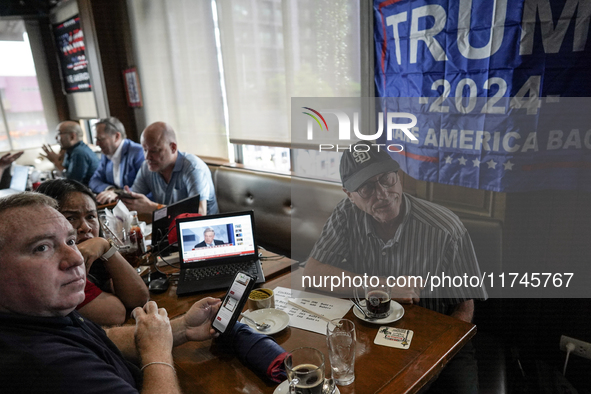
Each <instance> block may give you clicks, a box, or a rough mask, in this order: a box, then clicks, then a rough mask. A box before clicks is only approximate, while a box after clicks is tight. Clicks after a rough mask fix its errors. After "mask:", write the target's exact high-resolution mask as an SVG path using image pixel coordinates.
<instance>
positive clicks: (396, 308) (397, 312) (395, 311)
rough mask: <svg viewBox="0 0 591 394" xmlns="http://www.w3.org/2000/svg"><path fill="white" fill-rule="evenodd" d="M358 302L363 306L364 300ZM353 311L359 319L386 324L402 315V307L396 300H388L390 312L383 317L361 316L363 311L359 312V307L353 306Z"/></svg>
mask: <svg viewBox="0 0 591 394" xmlns="http://www.w3.org/2000/svg"><path fill="white" fill-rule="evenodd" d="M360 304H361V307H365V300H361V303H360ZM353 313H354V314H355V316H356V317H357V318H358V319H361V320H363V321H366V322H368V323H373V324H388V323H393V322H395V321H398V320H400V319H401V318H402V316H404V308H403V307H402V305H400V304H399V303H397V302H396V301H390V314H389V315H388V316H387V317H384V318H383V319H371V320H368V319H367V318H366V317H365V316H363V313H361V312H360V311H359V309H357V308H356V307H353Z"/></svg>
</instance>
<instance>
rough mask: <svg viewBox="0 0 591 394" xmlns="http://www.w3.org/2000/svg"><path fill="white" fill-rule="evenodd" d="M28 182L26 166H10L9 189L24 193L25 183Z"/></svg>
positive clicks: (27, 168)
mask: <svg viewBox="0 0 591 394" xmlns="http://www.w3.org/2000/svg"><path fill="white" fill-rule="evenodd" d="M28 180H29V167H27V166H19V165H13V166H12V179H11V181H10V188H11V189H13V190H18V191H21V192H24V191H25V190H26V189H27V181H28Z"/></svg>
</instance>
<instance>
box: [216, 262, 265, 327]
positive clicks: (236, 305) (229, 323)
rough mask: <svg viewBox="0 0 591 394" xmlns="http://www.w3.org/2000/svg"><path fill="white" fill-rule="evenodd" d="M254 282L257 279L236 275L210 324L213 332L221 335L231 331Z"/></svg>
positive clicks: (240, 273)
mask: <svg viewBox="0 0 591 394" xmlns="http://www.w3.org/2000/svg"><path fill="white" fill-rule="evenodd" d="M256 280H257V278H255V277H254V276H251V275H248V274H246V273H244V272H238V273H237V274H236V276H235V277H234V280H233V281H232V285H231V286H230V289H229V290H228V293H227V294H226V296H225V297H224V300H223V301H222V305H221V306H220V309H219V310H218V313H217V314H216V315H215V317H214V319H213V323H212V324H211V325H212V327H213V329H214V330H216V331H217V332H219V333H220V334H222V335H223V334H224V333H226V332H230V331H232V328H233V327H234V324H235V323H236V320H238V316H240V312H242V308H244V304H246V300H248V295H249V294H250V292H251V290H252V289H253V288H254V285H255V283H256Z"/></svg>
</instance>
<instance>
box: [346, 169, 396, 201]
mask: <svg viewBox="0 0 591 394" xmlns="http://www.w3.org/2000/svg"><path fill="white" fill-rule="evenodd" d="M378 183H379V184H380V186H382V187H383V188H384V189H386V190H387V189H390V188H392V187H394V185H396V183H398V172H396V171H390V172H386V173H385V174H382V175H380V177H379V178H378V180H377V181H373V182H365V183H364V184H363V185H361V186H359V188H358V189H357V190H356V192H357V193H358V194H359V195H360V196H361V197H362V198H370V197H371V196H373V195H374V193H375V192H376V187H377V184H378Z"/></svg>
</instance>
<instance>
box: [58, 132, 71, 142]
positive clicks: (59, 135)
mask: <svg viewBox="0 0 591 394" xmlns="http://www.w3.org/2000/svg"><path fill="white" fill-rule="evenodd" d="M67 134H72V133H71V132H69V131H65V132H63V133H62V132H60V131H58V132H57V134H56V135H55V139H56V140H58V141H59V140H60V138H61V137H62V135H67Z"/></svg>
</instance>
